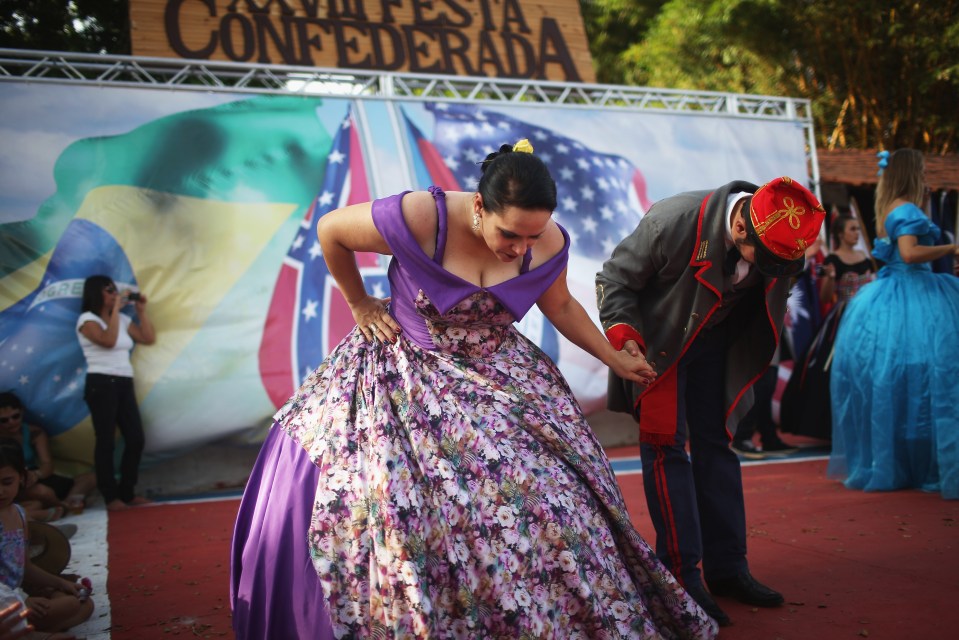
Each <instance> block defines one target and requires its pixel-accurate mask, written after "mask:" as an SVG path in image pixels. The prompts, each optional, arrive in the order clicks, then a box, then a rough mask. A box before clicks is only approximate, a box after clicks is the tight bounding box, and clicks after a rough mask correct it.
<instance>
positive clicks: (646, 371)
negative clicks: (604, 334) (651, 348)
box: [609, 340, 656, 386]
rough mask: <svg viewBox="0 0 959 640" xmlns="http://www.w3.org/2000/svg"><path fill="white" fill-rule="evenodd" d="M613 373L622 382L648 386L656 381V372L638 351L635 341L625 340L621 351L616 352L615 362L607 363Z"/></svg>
mask: <svg viewBox="0 0 959 640" xmlns="http://www.w3.org/2000/svg"><path fill="white" fill-rule="evenodd" d="M609 367H610V368H611V369H612V370H613V373H615V374H616V375H618V376H619V377H620V378H622V379H623V380H631V381H632V382H635V383H637V384H641V385H643V386H648V385H650V384H652V383H653V381H654V380H655V379H656V370H655V369H654V368H653V366H652V365H651V364H649V362H647V361H646V357H645V356H644V355H643V352H642V351H641V350H640V348H639V345H638V344H637V343H636V341H635V340H627V341H626V343H625V344H624V345H623V348H622V350H620V351H617V352H616V356H615V360H614V361H613V362H611V363H609Z"/></svg>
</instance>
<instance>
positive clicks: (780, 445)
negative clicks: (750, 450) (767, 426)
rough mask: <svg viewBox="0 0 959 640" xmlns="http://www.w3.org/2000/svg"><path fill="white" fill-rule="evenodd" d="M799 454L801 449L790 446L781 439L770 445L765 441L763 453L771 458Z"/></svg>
mask: <svg viewBox="0 0 959 640" xmlns="http://www.w3.org/2000/svg"><path fill="white" fill-rule="evenodd" d="M798 452H799V447H793V446H791V445H788V444H786V443H785V442H783V441H782V440H780V439H779V438H776V439H775V440H773V441H772V442H769V443H766V441H765V440H764V441H763V453H765V454H766V455H769V456H775V457H777V458H778V457H784V456H789V455H792V454H794V453H798Z"/></svg>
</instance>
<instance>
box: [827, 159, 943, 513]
mask: <svg viewBox="0 0 959 640" xmlns="http://www.w3.org/2000/svg"><path fill="white" fill-rule="evenodd" d="M927 193H928V191H927V189H926V186H925V168H924V163H923V159H922V154H921V153H920V152H918V151H915V150H913V149H900V150H898V151H896V152H894V153H892V154H891V155H890V157H889V159H888V165H887V167H886V168H885V169H884V171H883V173H882V175H881V176H880V178H879V184H878V186H877V189H876V229H877V241H876V247H875V249H874V250H873V255H874V256H875V257H876V258H877V259H879V260H881V261H882V262H884V263H885V266H883V267H882V269H880V271H879V274H878V277H877V279H876V281H875V282H872V283H870V284H868V285H866V286H865V287H863V289H862V290H860V292H859V294H858V295H857V296H856V297H855V298H853V299H852V300H851V301H850V302H849V304H848V306H847V308H846V312H845V314H844V316H843V321H842V324H841V325H840V327H839V333H838V335H837V337H836V350H835V356H834V361H833V370H832V377H831V380H830V392H831V395H832V411H833V452H832V456H831V458H830V460H829V474H830V475H831V476H832V477H837V478H843V479H844V481H845V485H846V486H847V487H849V488H851V489H862V490H864V491H887V490H894V489H904V488H919V489H922V490H925V491H938V492H941V494H942V496H943V497H944V498H952V499H956V498H959V278H957V277H955V276H954V275H952V274H947V273H933V271H932V269H931V267H930V262H931V261H933V260H937V259H939V258H941V257H944V256H953V257H954V258H955V257H956V256H959V249H957V246H956V245H955V244H947V245H939V244H937V243H938V242H939V241H940V235H941V233H940V230H939V227H937V226H936V225H935V224H934V223H933V222H932V221H931V220H930V219H929V217H928V216H926V214H925V213H924V212H923V210H922V209H920V205H922V204H923V202H924V200H925V199H926V197H927Z"/></svg>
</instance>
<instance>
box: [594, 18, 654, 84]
mask: <svg viewBox="0 0 959 640" xmlns="http://www.w3.org/2000/svg"><path fill="white" fill-rule="evenodd" d="M664 4H666V0H580V10H581V11H582V14H583V22H584V24H585V27H586V33H587V39H588V40H589V51H590V54H591V55H592V57H593V67H594V68H595V69H596V79H597V81H598V82H600V83H603V84H625V82H626V67H625V65H623V64H622V62H621V61H620V56H621V55H622V52H623V51H625V50H626V49H627V48H629V47H630V46H631V45H632V44H633V43H636V42H639V41H641V40H642V39H643V38H644V37H645V35H646V32H647V29H648V28H649V25H650V24H651V23H652V21H653V19H654V18H655V17H656V14H657V13H659V10H660V9H661V8H662V6H663V5H664Z"/></svg>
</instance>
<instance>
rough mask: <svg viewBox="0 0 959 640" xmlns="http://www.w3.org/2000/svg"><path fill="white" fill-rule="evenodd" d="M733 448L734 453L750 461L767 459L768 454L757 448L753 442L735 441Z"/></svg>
mask: <svg viewBox="0 0 959 640" xmlns="http://www.w3.org/2000/svg"><path fill="white" fill-rule="evenodd" d="M731 446H732V448H733V451H735V452H736V453H738V454H739V455H741V456H742V457H744V458H747V459H749V460H762V459H763V458H765V457H766V453H765V452H764V451H763V450H762V449H761V448H759V447H757V446H756V445H755V444H754V443H753V441H752V440H733V442H732V445H731Z"/></svg>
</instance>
